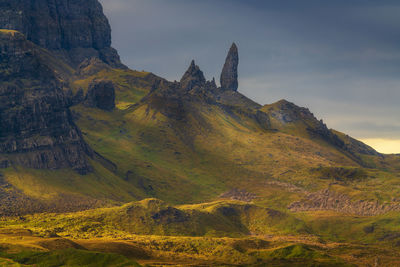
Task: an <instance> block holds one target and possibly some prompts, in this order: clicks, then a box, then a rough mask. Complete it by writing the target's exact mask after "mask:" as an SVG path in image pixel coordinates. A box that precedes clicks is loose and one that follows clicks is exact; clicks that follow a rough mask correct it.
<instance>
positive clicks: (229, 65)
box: [221, 43, 239, 91]
mask: <svg viewBox="0 0 400 267" xmlns="http://www.w3.org/2000/svg"><path fill="white" fill-rule="evenodd" d="M238 65H239V53H238V48H237V46H236V44H235V43H233V44H232V46H231V49H229V53H228V56H227V57H226V60H225V65H224V68H223V69H222V73H221V88H222V89H224V90H232V91H237V89H238V86H239V83H238Z"/></svg>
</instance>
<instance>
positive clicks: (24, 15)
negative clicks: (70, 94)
mask: <svg viewBox="0 0 400 267" xmlns="http://www.w3.org/2000/svg"><path fill="white" fill-rule="evenodd" d="M0 28H2V29H10V30H17V31H20V32H22V33H23V34H24V35H25V36H26V37H27V39H28V40H30V41H32V42H33V43H35V44H37V45H39V46H41V47H43V48H46V49H49V50H51V51H53V52H54V53H56V54H57V55H59V56H60V57H62V58H63V59H64V60H66V61H67V62H69V63H70V64H71V65H73V66H78V65H79V64H80V63H81V62H82V61H84V60H85V59H87V58H93V57H96V58H99V59H101V60H102V61H104V62H105V63H107V64H109V65H111V66H113V67H124V66H123V65H122V64H121V62H120V59H119V56H118V53H117V52H116V50H115V49H113V48H112V47H111V28H110V25H109V23H108V20H107V18H106V17H105V15H104V14H103V9H102V6H101V4H100V3H99V2H98V1H97V0H35V1H31V0H0Z"/></svg>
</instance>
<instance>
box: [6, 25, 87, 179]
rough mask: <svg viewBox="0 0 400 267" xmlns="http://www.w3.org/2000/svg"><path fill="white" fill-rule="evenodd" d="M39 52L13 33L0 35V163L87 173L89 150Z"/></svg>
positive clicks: (52, 74)
mask: <svg viewBox="0 0 400 267" xmlns="http://www.w3.org/2000/svg"><path fill="white" fill-rule="evenodd" d="M43 53H44V52H43V51H42V49H40V48H38V47H37V46H35V45H34V44H33V43H31V42H29V41H27V40H26V39H25V38H24V36H23V35H22V34H20V33H18V32H13V31H11V32H9V31H1V32H0V79H1V80H2V81H3V82H2V83H1V84H0V156H1V157H2V158H5V159H6V160H3V162H8V163H7V164H6V163H4V164H2V165H3V167H7V166H8V165H10V163H12V164H17V165H22V166H25V167H28V168H37V169H44V168H45V169H59V168H73V169H75V170H76V171H78V172H79V173H82V174H84V173H87V172H88V171H90V170H91V167H90V165H89V163H88V161H87V155H90V154H91V150H90V149H89V147H88V146H87V145H86V143H85V142H84V141H83V138H82V136H81V134H80V131H79V129H78V128H77V127H76V126H75V124H74V123H73V121H72V117H71V114H70V111H69V109H68V100H67V98H66V97H65V95H64V93H63V90H62V87H61V84H60V83H59V81H58V79H57V77H56V74H55V71H54V70H53V69H52V68H51V67H50V66H49V65H48V58H47V57H48V56H49V55H47V54H46V53H44V54H43ZM51 61H52V60H49V62H51Z"/></svg>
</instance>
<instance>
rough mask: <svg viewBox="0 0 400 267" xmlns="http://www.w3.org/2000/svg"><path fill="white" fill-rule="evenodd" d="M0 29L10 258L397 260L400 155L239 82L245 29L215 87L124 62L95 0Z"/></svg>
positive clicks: (79, 0)
mask: <svg viewBox="0 0 400 267" xmlns="http://www.w3.org/2000/svg"><path fill="white" fill-rule="evenodd" d="M0 29H1V30H0V81H1V83H0V199H1V201H0V214H1V216H2V217H1V218H2V219H1V220H0V236H2V237H4V238H3V241H1V242H0V243H1V244H0V263H2V260H4V264H6V263H7V264H8V263H10V265H11V264H26V265H34V264H39V266H63V265H64V266H136V265H138V264H137V263H136V262H134V261H138V262H139V263H140V264H149V265H150V266H153V265H154V266H161V265H163V264H165V265H175V266H182V265H183V266H186V265H188V266H189V265H190V266H204V265H206V266H207V265H214V266H226V265H248V266H374V265H375V266H396V264H400V255H399V254H398V252H397V251H398V249H397V248H398V246H399V245H400V232H399V228H398V223H399V221H398V215H399V212H400V198H399V197H398V195H399V193H400V187H399V182H398V181H399V179H400V156H399V155H385V154H381V153H378V152H377V151H375V150H374V149H373V148H371V147H369V146H367V145H366V144H364V143H362V142H360V141H358V140H356V139H354V138H352V137H350V136H348V135H346V134H344V133H341V132H339V131H336V130H333V129H329V128H328V127H327V125H326V124H325V123H324V122H323V121H322V120H319V119H317V118H316V117H315V116H314V115H313V113H311V111H310V110H308V109H307V108H303V107H299V106H297V105H295V104H293V103H290V102H288V101H286V100H281V101H278V102H276V103H273V104H269V105H264V106H263V105H260V104H258V103H257V102H256V101H253V100H251V99H249V98H247V97H246V96H244V95H243V94H241V93H240V91H241V88H240V79H239V73H238V64H239V49H238V46H237V45H236V44H235V43H234V44H232V46H231V48H230V49H229V51H228V53H227V57H226V61H225V63H224V64H222V63H223V62H221V65H223V68H222V71H221V76H220V82H219V84H220V86H218V85H217V83H216V81H215V79H214V78H213V79H211V80H207V79H206V77H205V76H204V74H203V72H202V71H201V69H200V67H199V66H197V65H196V63H195V61H194V60H193V61H192V62H191V63H190V64H189V67H188V69H187V70H186V71H185V72H184V73H183V76H182V78H181V80H180V81H173V82H171V81H168V80H166V79H164V78H162V77H158V76H157V75H155V74H153V73H151V72H145V71H135V70H131V69H129V68H128V67H126V66H125V65H124V64H123V63H121V61H120V57H119V55H118V53H117V51H116V50H115V49H113V48H112V47H111V28H110V25H109V23H108V20H107V18H106V17H105V16H104V14H103V11H102V7H101V5H100V3H99V2H98V1H97V0H86V1H84V0H72V1H71V0H68V1H67V0H36V1H28V0H13V1H10V0H0ZM6 239H7V240H6ZM21 240H25V241H24V242H22V241H21ZM212 248H213V249H212ZM94 251H95V252H94ZM40 264H42V265H40ZM296 264H297V265H296ZM11 266H13V265H11ZM16 266H17V265H16Z"/></svg>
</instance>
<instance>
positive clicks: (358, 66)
mask: <svg viewBox="0 0 400 267" xmlns="http://www.w3.org/2000/svg"><path fill="white" fill-rule="evenodd" d="M101 2H102V3H103V6H104V10H105V13H106V15H107V16H108V17H109V19H110V23H111V26H112V29H113V46H114V47H115V48H117V49H118V51H119V53H120V55H121V57H122V60H123V62H124V63H125V64H127V65H128V66H129V67H131V68H133V69H137V70H147V71H151V72H153V73H155V74H157V75H160V76H162V77H164V78H167V79H169V80H179V79H180V77H181V76H182V74H183V73H184V71H185V70H186V69H187V67H188V65H189V64H190V61H191V60H192V59H195V60H196V63H197V64H198V65H199V66H200V67H201V69H202V70H203V72H204V73H205V75H206V77H207V78H208V79H212V77H216V78H217V80H219V75H220V72H221V69H222V66H223V63H224V60H225V56H226V53H227V51H228V49H229V47H230V45H231V43H232V42H233V41H234V42H236V43H237V45H238V47H239V54H240V65H239V83H240V84H239V91H240V92H242V93H243V94H245V95H246V96H248V97H250V98H252V99H253V100H255V101H256V102H259V103H260V104H267V103H272V102H275V101H277V100H280V99H283V98H284V99H287V100H289V101H292V102H294V103H296V104H297V105H300V106H305V107H308V108H310V110H311V111H312V112H314V114H315V115H316V116H317V117H318V118H322V119H324V121H325V122H326V123H327V125H328V127H331V128H335V129H337V130H339V131H342V132H345V133H347V134H349V135H351V136H353V137H356V138H358V139H361V140H363V141H365V142H366V143H368V144H370V145H372V146H374V147H375V148H376V149H377V150H378V151H380V152H386V153H400V105H399V101H400V16H399V14H400V2H398V1H368V0H362V1H361V0H359V1H356V0H336V1H317V0H305V1H298V0H292V1H289V0H287V1H286V0H285V1H272V0H271V1H268V0H218V1H215V0H202V1H198V0H168V1H163V0H101Z"/></svg>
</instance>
